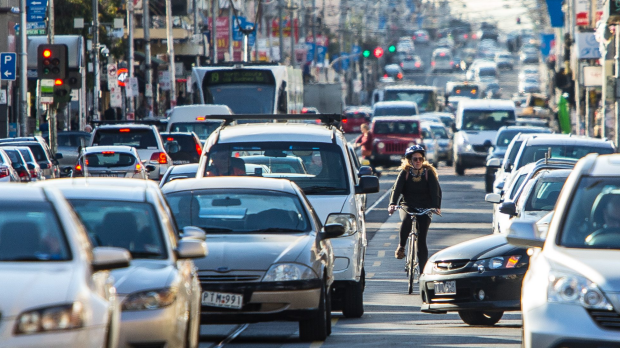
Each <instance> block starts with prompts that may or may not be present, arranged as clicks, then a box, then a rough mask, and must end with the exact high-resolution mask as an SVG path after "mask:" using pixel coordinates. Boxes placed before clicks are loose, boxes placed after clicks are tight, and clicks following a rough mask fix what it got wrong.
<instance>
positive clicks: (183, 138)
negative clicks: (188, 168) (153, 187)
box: [161, 134, 202, 164]
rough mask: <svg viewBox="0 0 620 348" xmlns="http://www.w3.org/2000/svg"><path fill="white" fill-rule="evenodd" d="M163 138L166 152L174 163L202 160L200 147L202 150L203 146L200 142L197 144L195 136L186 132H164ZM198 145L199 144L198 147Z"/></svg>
mask: <svg viewBox="0 0 620 348" xmlns="http://www.w3.org/2000/svg"><path fill="white" fill-rule="evenodd" d="M161 138H162V141H163V142H164V148H165V149H166V152H167V153H168V154H169V155H170V157H171V158H172V162H173V164H188V163H198V161H199V160H200V154H199V153H198V149H200V150H202V147H201V146H200V144H196V140H195V139H194V137H193V136H191V135H185V134H162V135H161ZM196 145H198V148H197V147H196ZM201 152H202V151H201Z"/></svg>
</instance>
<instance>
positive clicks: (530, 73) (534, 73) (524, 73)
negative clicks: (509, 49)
mask: <svg viewBox="0 0 620 348" xmlns="http://www.w3.org/2000/svg"><path fill="white" fill-rule="evenodd" d="M539 77H540V73H539V71H538V68H532V67H526V68H523V69H521V71H520V72H519V81H522V80H525V78H535V79H536V80H538V79H539Z"/></svg>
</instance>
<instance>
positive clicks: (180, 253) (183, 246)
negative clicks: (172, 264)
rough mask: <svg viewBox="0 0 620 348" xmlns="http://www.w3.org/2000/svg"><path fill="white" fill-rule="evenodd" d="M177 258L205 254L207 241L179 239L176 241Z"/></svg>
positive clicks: (196, 257) (197, 257) (192, 257)
mask: <svg viewBox="0 0 620 348" xmlns="http://www.w3.org/2000/svg"><path fill="white" fill-rule="evenodd" d="M176 254H177V258H179V259H199V258H203V257H206V256H207V243H206V242H205V241H203V240H197V239H186V238H184V239H181V240H179V242H178V243H177V249H176Z"/></svg>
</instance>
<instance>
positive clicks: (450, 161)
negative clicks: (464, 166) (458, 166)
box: [446, 159, 454, 167]
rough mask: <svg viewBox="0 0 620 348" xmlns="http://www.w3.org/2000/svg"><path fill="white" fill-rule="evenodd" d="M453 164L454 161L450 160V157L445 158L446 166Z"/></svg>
mask: <svg viewBox="0 0 620 348" xmlns="http://www.w3.org/2000/svg"><path fill="white" fill-rule="evenodd" d="M453 164H454V161H452V160H451V159H449V160H446V166H448V167H452V165H453Z"/></svg>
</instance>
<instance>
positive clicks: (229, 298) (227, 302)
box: [202, 291, 243, 309]
mask: <svg viewBox="0 0 620 348" xmlns="http://www.w3.org/2000/svg"><path fill="white" fill-rule="evenodd" d="M202 305H203V306H211V307H224V308H234V309H241V306H243V295H239V294H227V293H223V292H212V291H203V292H202Z"/></svg>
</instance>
